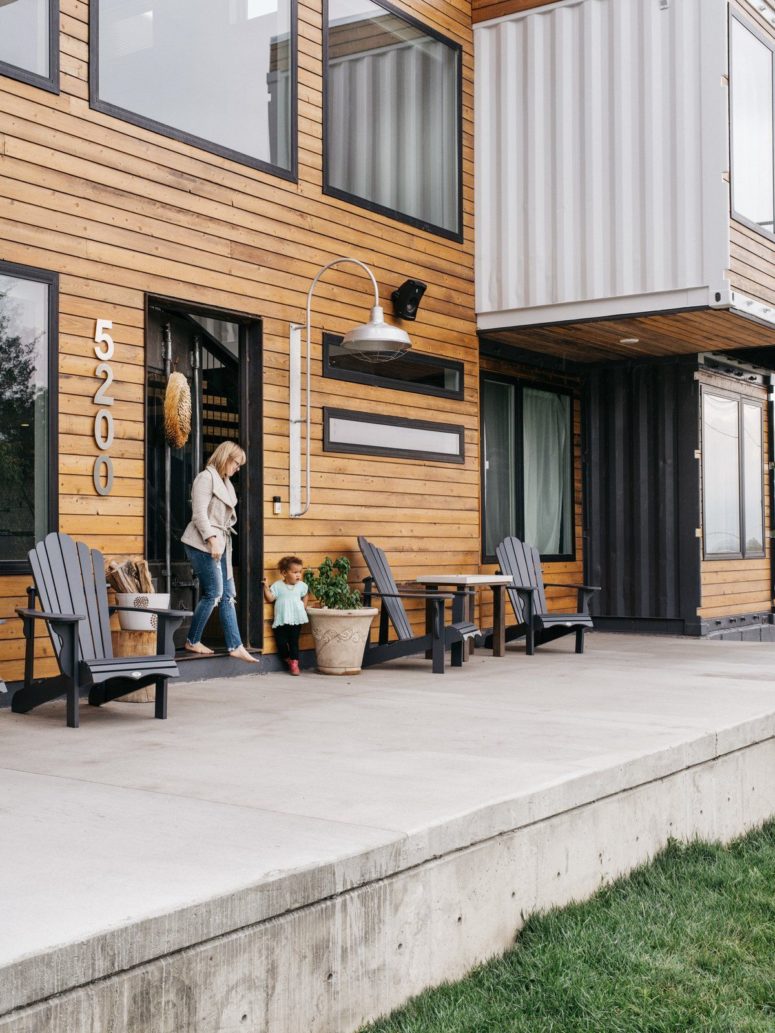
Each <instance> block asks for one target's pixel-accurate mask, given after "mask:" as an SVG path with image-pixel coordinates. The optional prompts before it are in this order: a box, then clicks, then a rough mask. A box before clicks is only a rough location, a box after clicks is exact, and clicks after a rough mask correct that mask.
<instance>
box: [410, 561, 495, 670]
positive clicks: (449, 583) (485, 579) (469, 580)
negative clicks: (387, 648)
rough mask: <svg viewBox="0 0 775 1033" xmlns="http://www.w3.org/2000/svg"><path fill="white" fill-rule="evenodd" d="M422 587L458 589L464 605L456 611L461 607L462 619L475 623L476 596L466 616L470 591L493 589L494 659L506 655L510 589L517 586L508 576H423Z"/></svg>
mask: <svg viewBox="0 0 775 1033" xmlns="http://www.w3.org/2000/svg"><path fill="white" fill-rule="evenodd" d="M415 580H416V581H417V583H418V584H421V585H425V587H426V588H430V589H439V588H454V589H455V593H456V594H460V596H461V602H460V603H457V602H456V603H453V609H454V607H455V606H457V609H458V612H460V618H463V617H467V618H468V619H469V620H470V621H473V619H474V614H473V599H474V597H473V593H471V594H470V595H469V596H468V599H467V601H468V604H469V609H468V613H465V610H464V609H463V607H465V602H466V596H465V593H466V591H467V590H468V589H471V588H473V589H476V588H490V589H491V590H492V602H493V613H492V622H493V629H492V655H493V656H505V655H506V586H507V585H510V584H512V583H513V579H512V578H511V577H509V575H508V574H422V575H420V577H418V578H415ZM461 611H462V612H461Z"/></svg>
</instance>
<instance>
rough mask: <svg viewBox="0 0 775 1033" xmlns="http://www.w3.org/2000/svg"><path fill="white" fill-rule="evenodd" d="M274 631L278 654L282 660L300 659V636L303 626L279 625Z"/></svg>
mask: <svg viewBox="0 0 775 1033" xmlns="http://www.w3.org/2000/svg"><path fill="white" fill-rule="evenodd" d="M272 630H273V631H274V640H275V642H276V643H277V652H278V653H279V654H280V659H281V660H298V659H299V635H300V634H301V624H278V625H277V627H276V628H273V629H272Z"/></svg>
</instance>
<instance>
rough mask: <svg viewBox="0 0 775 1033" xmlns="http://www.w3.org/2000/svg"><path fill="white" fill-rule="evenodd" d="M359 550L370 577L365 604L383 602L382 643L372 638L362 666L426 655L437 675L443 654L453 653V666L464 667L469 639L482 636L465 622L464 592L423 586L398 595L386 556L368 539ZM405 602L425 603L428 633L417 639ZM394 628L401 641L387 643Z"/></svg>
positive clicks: (360, 542) (366, 587)
mask: <svg viewBox="0 0 775 1033" xmlns="http://www.w3.org/2000/svg"><path fill="white" fill-rule="evenodd" d="M358 547H359V548H360V550H361V552H362V553H363V558H364V559H365V561H366V566H367V567H368V568H369V575H370V576H369V577H367V578H364V581H363V584H364V590H363V601H364V604H365V605H366V606H371V605H372V596H373V595H377V596H378V597H379V598H380V599H381V606H380V614H379V641H378V643H377V644H376V645H374V644H372V642H371V636H369V641H368V642H367V643H366V649H365V652H364V654H363V666H364V667H371V666H373V665H374V664H381V663H384V662H385V661H386V660H395V659H396V658H397V657H401V656H415V655H416V654H417V653H425V655H426V657H428V658H429V659H430V660H431V661H432V670H433V673H434V674H443V673H444V652H445V650H447V649H450V650H451V658H452V666H453V667H460V666H461V665H462V663H463V649H464V646H465V642H466V640H467V639H469V638H474V637H475V636H476V635H478V634H479V629H478V628H477V627H476V625H474V624H472V623H471V622H470V621H466V620H463V619H462V617H463V603H464V600H465V598H466V595H465V593H463V592H457V593H453V592H427V591H424V590H423V589H422V587H421V586H420V585H418V586H417V590H416V591H415V590H412V591H399V589H398V585H396V582H395V578H394V577H393V574H392V572H391V570H390V564H389V563H388V561H387V557H386V556H385V553H384V552H383V551H382V549H380V548H379V547H378V546H376V545H374V544H373V543H372V542H369V541H367V539H366V538H362V537H361V538H359V539H358ZM403 599H422V600H424V601H425V614H426V619H425V620H426V633H425V634H424V635H415V634H414V632H413V631H412V626H411V624H410V623H409V618H408V616H407V613H406V610H405V609H404V604H403V602H402V600H403ZM447 600H452V602H453V613H452V621H453V623H451V624H446V623H445V620H444V607H445V604H446V602H447ZM389 624H392V625H393V628H394V630H395V632H396V635H397V636H398V638H397V639H396V640H394V641H393V642H390V641H389V640H388V631H389V627H388V625H389Z"/></svg>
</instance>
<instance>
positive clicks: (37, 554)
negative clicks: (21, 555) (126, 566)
mask: <svg viewBox="0 0 775 1033" xmlns="http://www.w3.org/2000/svg"><path fill="white" fill-rule="evenodd" d="M29 559H30V564H31V565H32V576H33V578H34V580H35V591H36V592H37V594H38V598H39V599H40V605H41V608H42V609H43V610H47V611H48V612H49V613H82V614H85V615H86V620H83V621H79V622H78V640H79V645H80V654H81V659H82V660H98V659H102V658H110V657H112V656H113V645H112V642H111V638H110V614H109V611H108V590H107V587H106V585H105V562H104V560H103V558H102V553H100V552H98V551H97V550H96V549H90V548H89V547H88V545H86V544H84V542H75V541H73V539H72V538H71V537H70V536H69V535H67V534H59V533H57V532H52V533H51V534H48V535H46V537H45V538H44V539H43V541H42V542H38V544H37V545H36V546H35V548H34V549H31V550H30V552H29ZM49 634H50V636H51V643H52V645H53V646H54V651H55V652H56V655H57V656H59V651H60V647H61V643H60V641H59V638H58V636H57V635H55V634H54V633H53V632H52V631H51V630H50V629H49Z"/></svg>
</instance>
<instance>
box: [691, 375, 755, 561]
mask: <svg viewBox="0 0 775 1033" xmlns="http://www.w3.org/2000/svg"><path fill="white" fill-rule="evenodd" d="M702 469H703V499H704V510H705V514H704V526H703V541H704V544H705V555H706V556H710V557H721V556H724V557H726V556H741V557H750V556H763V555H764V482H763V476H764V473H763V471H764V461H763V455H762V407H761V405H760V404H759V403H758V402H755V401H749V400H748V399H744V398H740V397H739V396H735V395H731V394H730V395H728V394H723V393H717V392H715V391H709V390H707V389H705V390H703V393H702Z"/></svg>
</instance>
